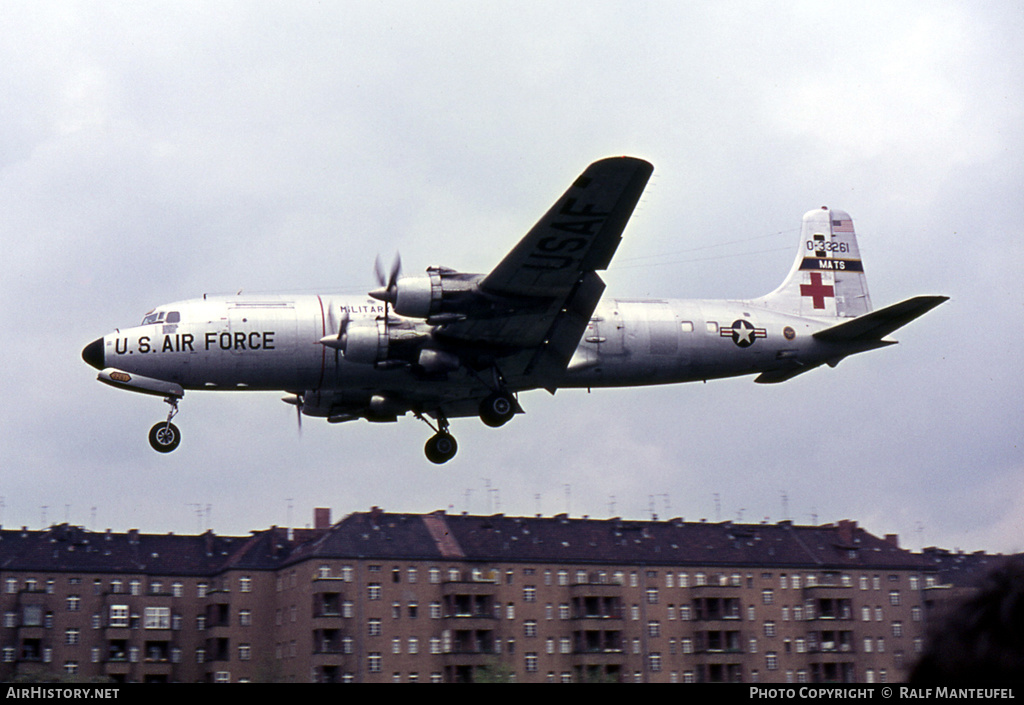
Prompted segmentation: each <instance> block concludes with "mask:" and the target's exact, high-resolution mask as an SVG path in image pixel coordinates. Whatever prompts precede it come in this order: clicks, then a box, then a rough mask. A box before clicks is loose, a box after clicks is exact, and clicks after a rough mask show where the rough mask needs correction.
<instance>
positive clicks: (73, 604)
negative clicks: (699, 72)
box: [67, 595, 82, 612]
mask: <svg viewBox="0 0 1024 705" xmlns="http://www.w3.org/2000/svg"><path fill="white" fill-rule="evenodd" d="M67 606H68V612H77V611H78V610H79V609H81V606H82V598H81V597H79V596H78V595H68V599H67Z"/></svg>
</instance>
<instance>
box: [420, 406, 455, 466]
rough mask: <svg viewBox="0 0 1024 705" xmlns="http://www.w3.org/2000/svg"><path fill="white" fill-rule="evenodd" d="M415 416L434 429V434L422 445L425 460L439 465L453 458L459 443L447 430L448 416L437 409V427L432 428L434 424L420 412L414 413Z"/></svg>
mask: <svg viewBox="0 0 1024 705" xmlns="http://www.w3.org/2000/svg"><path fill="white" fill-rule="evenodd" d="M416 418H418V419H419V420H420V421H422V422H423V423H425V424H427V425H428V426H430V428H432V429H434V431H435V433H434V435H433V436H431V437H430V438H428V439H427V444H426V445H425V446H423V453H424V454H425V455H426V456H427V460H429V461H430V462H432V463H435V464H437V465H441V464H443V463H447V462H448V461H449V460H451V459H452V458H454V457H455V453H456V452H458V450H459V444H458V443H456V442H455V437H454V436H453V435H452V434H451V433H449V432H448V418H447V417H446V416H445V415H444V414H442V413H441V412H440V411H438V412H437V428H434V425H433V424H432V423H430V422H429V421H427V419H426V418H425V417H424V416H423V415H422V414H416Z"/></svg>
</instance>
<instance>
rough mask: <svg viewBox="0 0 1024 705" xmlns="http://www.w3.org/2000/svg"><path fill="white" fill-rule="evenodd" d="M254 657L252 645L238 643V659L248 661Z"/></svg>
mask: <svg viewBox="0 0 1024 705" xmlns="http://www.w3.org/2000/svg"><path fill="white" fill-rule="evenodd" d="M251 657H252V646H250V645H249V644H239V645H238V660H239V661H248V660H249V659H250V658H251Z"/></svg>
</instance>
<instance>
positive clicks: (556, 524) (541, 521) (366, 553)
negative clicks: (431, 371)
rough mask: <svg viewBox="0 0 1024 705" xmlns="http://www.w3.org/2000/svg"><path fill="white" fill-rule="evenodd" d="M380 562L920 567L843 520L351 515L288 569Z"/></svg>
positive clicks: (892, 544)
mask: <svg viewBox="0 0 1024 705" xmlns="http://www.w3.org/2000/svg"><path fill="white" fill-rule="evenodd" d="M310 557H319V558H323V559H326V558H380V559H393V560H398V559H423V560H460V561H463V560H465V561H480V562H486V561H506V562H536V563H591V564H636V565H720V566H741V565H742V566H752V565H754V566H757V565H763V566H774V567H792V568H819V569H820V568H828V569H843V568H913V569H923V568H925V567H926V564H925V562H924V561H923V560H922V559H921V557H920V556H917V555H915V554H913V553H911V552H910V551H906V550H904V549H901V548H899V547H898V545H897V544H896V541H895V538H894V537H886V538H879V537H877V536H874V535H872V534H870V533H868V532H867V531H864V530H863V529H861V528H859V527H858V526H857V524H856V522H852V521H844V522H839V523H838V524H835V525H833V524H826V525H823V526H796V525H793V524H792V523H791V522H779V523H777V524H767V523H765V524H735V523H732V522H722V523H708V522H684V521H683V520H681V519H671V520H669V521H631V520H624V519H621V518H614V519H588V518H579V519H570V518H569V517H567V516H566V515H558V516H555V517H509V516H505V515H503V514H496V515H492V516H477V515H466V514H457V515H448V514H445V513H444V512H442V511H437V512H433V513H431V514H425V515H424V514H393V513H388V512H384V511H382V510H380V509H377V508H374V509H373V510H371V511H370V512H361V513H355V514H351V515H349V516H348V517H346V518H345V519H343V520H342V521H340V522H338V523H337V524H335V525H334V526H332V527H331V528H330V530H329V531H328V532H327V533H326V534H325V535H324V536H323V537H321V538H320V539H319V540H317V541H316V542H314V543H313V544H310V545H306V546H303V547H301V548H299V549H298V550H297V551H296V552H295V553H294V554H293V555H292V556H290V557H289V559H288V562H289V563H291V562H295V561H299V560H305V559H307V558H310Z"/></svg>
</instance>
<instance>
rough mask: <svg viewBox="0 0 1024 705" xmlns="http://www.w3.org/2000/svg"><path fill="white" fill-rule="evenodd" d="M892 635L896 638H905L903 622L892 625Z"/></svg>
mask: <svg viewBox="0 0 1024 705" xmlns="http://www.w3.org/2000/svg"><path fill="white" fill-rule="evenodd" d="M892 635H893V636H894V637H896V638H899V637H901V636H903V622H893V623H892Z"/></svg>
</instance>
